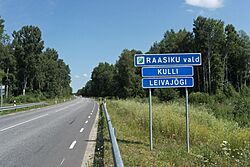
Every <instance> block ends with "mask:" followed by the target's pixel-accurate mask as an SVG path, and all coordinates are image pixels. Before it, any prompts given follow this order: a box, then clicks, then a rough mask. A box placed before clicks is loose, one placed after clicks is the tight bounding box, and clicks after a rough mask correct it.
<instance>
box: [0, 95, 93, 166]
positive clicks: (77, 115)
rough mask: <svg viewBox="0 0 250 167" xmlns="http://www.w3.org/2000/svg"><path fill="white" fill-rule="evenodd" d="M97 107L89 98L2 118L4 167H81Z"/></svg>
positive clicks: (0, 139)
mask: <svg viewBox="0 0 250 167" xmlns="http://www.w3.org/2000/svg"><path fill="white" fill-rule="evenodd" d="M97 111H98V104H97V103H96V102H95V101H93V100H91V99H87V98H77V99H75V100H73V101H70V102H66V103H62V104H58V105H53V106H49V107H45V108H41V109H33V110H30V111H27V112H19V113H15V114H11V115H5V116H0V166H1V167H80V166H81V164H82V160H83V155H84V152H85V149H86V147H87V144H88V136H89V133H90V131H91V128H92V125H93V123H94V120H95V117H96V114H97Z"/></svg>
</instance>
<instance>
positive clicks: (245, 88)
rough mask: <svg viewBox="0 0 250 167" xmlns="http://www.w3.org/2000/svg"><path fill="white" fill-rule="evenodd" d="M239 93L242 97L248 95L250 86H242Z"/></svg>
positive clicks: (249, 94) (249, 95)
mask: <svg viewBox="0 0 250 167" xmlns="http://www.w3.org/2000/svg"><path fill="white" fill-rule="evenodd" d="M240 95H241V96H243V97H250V87H247V86H243V87H242V88H241V90H240Z"/></svg>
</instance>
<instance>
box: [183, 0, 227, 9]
mask: <svg viewBox="0 0 250 167" xmlns="http://www.w3.org/2000/svg"><path fill="white" fill-rule="evenodd" d="M185 1H186V3H187V4H188V5H191V6H197V7H201V8H208V9H217V8H221V7H223V0H185Z"/></svg>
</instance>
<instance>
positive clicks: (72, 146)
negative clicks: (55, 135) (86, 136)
mask: <svg viewBox="0 0 250 167" xmlns="http://www.w3.org/2000/svg"><path fill="white" fill-rule="evenodd" d="M75 145H76V140H75V141H73V142H72V143H71V145H70V146H69V149H70V150H72V149H73V148H74V147H75Z"/></svg>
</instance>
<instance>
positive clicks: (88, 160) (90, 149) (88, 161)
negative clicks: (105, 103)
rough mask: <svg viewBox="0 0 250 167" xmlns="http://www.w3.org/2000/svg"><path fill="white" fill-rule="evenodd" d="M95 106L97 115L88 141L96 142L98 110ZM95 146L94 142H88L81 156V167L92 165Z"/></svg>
mask: <svg viewBox="0 0 250 167" xmlns="http://www.w3.org/2000/svg"><path fill="white" fill-rule="evenodd" d="M97 105H98V109H97V113H96V117H95V122H94V123H93V125H92V128H91V131H90V134H89V140H93V141H96V138H97V128H98V119H99V109H100V108H99V104H98V103H97ZM95 146H96V142H88V144H87V147H86V151H85V153H84V156H83V160H82V164H81V167H87V166H90V165H92V164H93V163H94V154H95Z"/></svg>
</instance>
